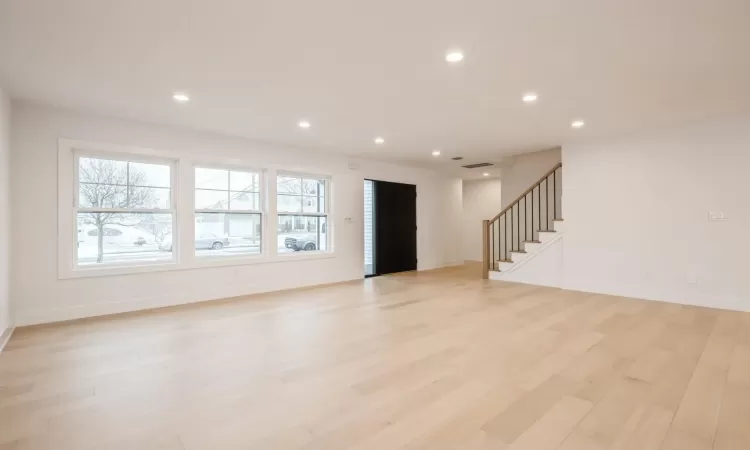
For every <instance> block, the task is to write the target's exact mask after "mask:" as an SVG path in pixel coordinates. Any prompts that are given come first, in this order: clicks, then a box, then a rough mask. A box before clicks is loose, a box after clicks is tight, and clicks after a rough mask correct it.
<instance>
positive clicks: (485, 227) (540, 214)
mask: <svg viewBox="0 0 750 450" xmlns="http://www.w3.org/2000/svg"><path fill="white" fill-rule="evenodd" d="M563 224H564V222H563V219H562V164H558V165H556V166H555V167H553V168H552V169H551V170H550V171H549V172H547V173H546V174H545V175H544V176H543V177H541V178H540V179H539V180H538V181H537V182H536V183H534V184H533V185H532V186H531V187H529V188H528V189H527V190H526V191H525V192H524V193H523V194H521V195H520V196H519V197H518V198H517V199H516V200H515V201H513V202H512V203H511V204H509V205H508V206H506V207H505V209H503V210H502V212H500V214H498V215H496V216H495V217H494V218H493V219H492V220H485V221H484V222H483V223H482V235H483V242H484V257H483V260H484V261H483V263H484V264H483V270H482V273H483V275H484V278H489V279H493V280H506V281H521V282H523V281H524V280H525V278H524V275H523V274H522V270H523V269H522V268H523V267H524V266H527V265H529V264H530V263H532V261H534V260H535V259H537V258H540V255H543V254H544V253H545V251H548V249H549V248H551V247H552V246H555V245H556V244H557V245H559V244H558V242H560V239H561V238H562V235H563V231H564V228H563ZM549 253H550V254H553V251H549ZM551 257H554V255H553V256H551ZM540 260H541V258H540ZM537 264H540V262H539V261H537Z"/></svg>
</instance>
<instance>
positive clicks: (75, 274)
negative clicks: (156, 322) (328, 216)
mask: <svg viewBox="0 0 750 450" xmlns="http://www.w3.org/2000/svg"><path fill="white" fill-rule="evenodd" d="M335 257H336V254H335V253H334V252H324V251H320V252H305V253H300V252H295V253H282V254H276V255H273V256H269V255H253V256H228V257H223V258H222V257H220V256H219V257H203V258H205V259H197V258H196V259H195V260H193V261H191V262H185V263H182V264H181V263H178V262H170V263H159V264H141V265H132V266H105V267H92V268H86V269H72V268H71V269H61V270H60V271H59V274H58V279H60V280H66V279H77V278H95V277H109V276H118V275H132V274H140V273H153V272H171V271H177V270H195V269H203V268H211V267H231V266H248V265H255V264H275V263H285V262H293V261H309V260H316V259H331V258H335Z"/></svg>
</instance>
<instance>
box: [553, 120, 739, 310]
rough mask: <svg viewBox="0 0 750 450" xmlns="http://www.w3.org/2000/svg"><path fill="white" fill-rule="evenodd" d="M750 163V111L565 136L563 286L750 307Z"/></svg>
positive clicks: (608, 292) (712, 304)
mask: <svg viewBox="0 0 750 450" xmlns="http://www.w3.org/2000/svg"><path fill="white" fill-rule="evenodd" d="M748 169H750V117H743V118H735V119H728V120H722V121H715V122H710V123H704V124H697V125H691V126H685V127H681V128H674V129H669V130H662V131H655V132H650V133H643V134H640V135H633V136H630V137H625V138H621V139H612V140H602V141H598V142H589V143H586V144H579V145H566V146H564V148H563V173H564V175H563V189H564V212H563V215H564V217H565V230H566V231H565V237H564V247H563V252H564V255H563V261H564V263H563V265H564V266H563V283H562V285H563V287H564V288H568V289H576V290H583V291H591V292H600V293H607V294H615V295H621V296H629V297H639V298H645V299H655V300H664V301H670V302H676V303H686V304H696V305H703V306H709V307H718V308H728V309H738V310H748V311H750V276H748V267H750V264H748V255H749V254H750V184H748ZM710 211H715V212H723V213H724V214H725V215H726V217H727V218H728V220H726V221H721V222H716V221H709V220H708V215H709V212H710Z"/></svg>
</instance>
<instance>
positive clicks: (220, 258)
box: [191, 161, 268, 266]
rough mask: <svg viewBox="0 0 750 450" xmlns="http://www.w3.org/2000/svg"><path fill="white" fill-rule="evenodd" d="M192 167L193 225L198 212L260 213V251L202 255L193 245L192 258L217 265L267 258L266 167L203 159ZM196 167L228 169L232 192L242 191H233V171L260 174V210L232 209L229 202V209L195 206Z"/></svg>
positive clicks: (228, 186)
mask: <svg viewBox="0 0 750 450" xmlns="http://www.w3.org/2000/svg"><path fill="white" fill-rule="evenodd" d="M191 168H192V175H193V186H192V193H193V195H192V196H191V200H192V206H193V208H192V209H193V211H192V217H193V225H194V226H195V218H196V216H197V214H201V213H209V214H214V213H218V214H246V215H255V214H260V252H259V253H256V254H244V255H243V254H238V255H206V256H201V255H198V254H197V251H196V250H195V248H194V247H195V246H193V251H192V252H191V253H192V258H194V259H195V260H196V261H198V262H199V263H205V264H200V265H206V266H209V265H216V263H222V262H225V261H235V262H241V261H243V260H250V261H252V260H259V259H262V258H265V257H266V256H267V254H268V252H267V251H266V248H265V247H266V246H265V245H264V242H263V241H264V240H265V239H266V230H267V224H266V220H267V216H268V202H267V195H266V191H267V186H265V183H266V179H267V174H266V170H265V169H259V168H257V167H252V166H245V165H237V164H220V163H216V162H206V163H204V162H201V161H195V162H193V164H192V165H191ZM196 169H213V170H226V171H227V172H229V175H228V177H229V178H228V179H227V188H228V189H227V190H226V192H227V193H231V192H240V191H232V190H231V187H232V182H231V172H233V171H234V172H245V173H254V174H257V175H258V199H259V200H258V203H259V205H260V208H259V209H258V210H232V209H229V207H230V204H229V203H228V204H227V209H209V208H196V207H195V192H196V191H197V190H198V189H201V188H198V187H197V184H196V182H195V171H196ZM207 190H213V191H217V192H225V191H224V190H221V189H207ZM193 235H195V229H193Z"/></svg>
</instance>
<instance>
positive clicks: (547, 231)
mask: <svg viewBox="0 0 750 450" xmlns="http://www.w3.org/2000/svg"><path fill="white" fill-rule="evenodd" d="M536 231H538V232H540V233H557V231H555V230H536Z"/></svg>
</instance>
